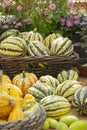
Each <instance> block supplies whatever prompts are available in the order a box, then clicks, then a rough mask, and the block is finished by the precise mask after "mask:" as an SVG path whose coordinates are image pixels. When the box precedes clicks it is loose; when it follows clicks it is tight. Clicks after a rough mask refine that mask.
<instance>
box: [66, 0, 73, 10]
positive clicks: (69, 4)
mask: <svg viewBox="0 0 87 130" xmlns="http://www.w3.org/2000/svg"><path fill="white" fill-rule="evenodd" d="M67 7H68V8H70V9H72V8H73V0H68V2H67Z"/></svg>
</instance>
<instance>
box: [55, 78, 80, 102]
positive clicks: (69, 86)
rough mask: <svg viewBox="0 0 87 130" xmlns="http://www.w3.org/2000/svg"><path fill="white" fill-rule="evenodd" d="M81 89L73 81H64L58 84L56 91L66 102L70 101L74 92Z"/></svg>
mask: <svg viewBox="0 0 87 130" xmlns="http://www.w3.org/2000/svg"><path fill="white" fill-rule="evenodd" d="M79 88H82V85H80V83H79V82H77V81H75V80H66V81H64V82H63V83H62V84H59V85H58V87H57V89H56V91H57V94H58V95H60V96H63V97H65V98H66V99H67V100H68V101H70V102H71V101H72V99H73V95H74V93H75V91H76V90H78V89H79Z"/></svg>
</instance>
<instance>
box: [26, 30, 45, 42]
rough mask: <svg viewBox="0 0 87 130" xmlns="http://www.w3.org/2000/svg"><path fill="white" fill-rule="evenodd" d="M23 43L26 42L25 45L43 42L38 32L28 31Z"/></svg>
mask: <svg viewBox="0 0 87 130" xmlns="http://www.w3.org/2000/svg"><path fill="white" fill-rule="evenodd" d="M25 41H27V43H30V42H32V41H41V42H43V36H42V35H41V34H40V33H38V32H34V31H30V32H28V34H27V36H26V38H25Z"/></svg>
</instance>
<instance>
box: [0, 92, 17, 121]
mask: <svg viewBox="0 0 87 130" xmlns="http://www.w3.org/2000/svg"><path fill="white" fill-rule="evenodd" d="M14 104H15V99H14V98H13V97H11V96H10V95H8V94H7V93H5V92H4V91H1V90H0V118H1V119H7V118H8V116H9V114H10V112H11V111H12V109H13V107H14Z"/></svg>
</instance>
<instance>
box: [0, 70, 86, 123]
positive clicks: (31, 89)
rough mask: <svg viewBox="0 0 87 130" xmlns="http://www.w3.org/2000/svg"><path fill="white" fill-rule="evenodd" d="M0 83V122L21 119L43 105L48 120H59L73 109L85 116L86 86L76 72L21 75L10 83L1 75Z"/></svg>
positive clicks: (23, 73) (9, 80) (24, 73)
mask: <svg viewBox="0 0 87 130" xmlns="http://www.w3.org/2000/svg"><path fill="white" fill-rule="evenodd" d="M1 81H2V82H1V84H0V122H5V121H14V120H22V119H24V118H26V116H33V114H34V113H37V112H39V104H40V105H41V106H43V108H44V109H45V111H46V115H47V117H50V118H53V119H57V120H59V119H60V118H61V117H63V116H65V115H66V114H68V113H69V112H70V110H71V107H74V108H75V109H76V110H77V111H78V113H79V114H85V115H87V87H83V86H82V85H81V83H80V81H79V75H78V73H77V72H76V71H75V70H68V71H65V70H64V71H62V72H61V73H59V74H58V75H57V77H56V78H55V77H53V76H51V75H44V76H41V77H40V78H39V79H38V78H37V76H36V75H35V74H34V73H29V72H24V71H23V72H22V73H20V74H17V75H15V77H13V79H12V80H11V79H10V77H8V76H7V75H5V74H2V80H1Z"/></svg>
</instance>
